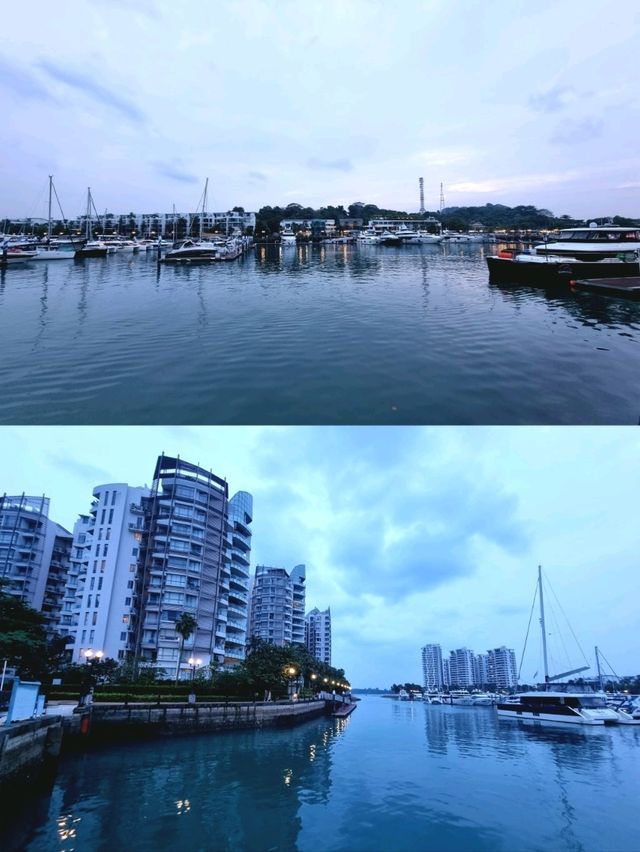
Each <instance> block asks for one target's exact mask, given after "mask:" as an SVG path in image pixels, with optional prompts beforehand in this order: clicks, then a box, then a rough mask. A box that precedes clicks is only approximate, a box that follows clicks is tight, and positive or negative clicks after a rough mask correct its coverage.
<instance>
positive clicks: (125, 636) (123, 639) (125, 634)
mask: <svg viewBox="0 0 640 852" xmlns="http://www.w3.org/2000/svg"><path fill="white" fill-rule="evenodd" d="M120 641H121V642H126V641H127V631H126V630H123V631H122V633H121V634H120Z"/></svg>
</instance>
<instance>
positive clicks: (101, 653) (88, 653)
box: [84, 648, 104, 662]
mask: <svg viewBox="0 0 640 852" xmlns="http://www.w3.org/2000/svg"><path fill="white" fill-rule="evenodd" d="M84 655H85V657H86V658H87V660H88V661H89V662H91V660H92V659H93V658H94V657H95V658H96V660H98V662H99V661H100V660H101V659H102V658H103V657H104V651H94V650H93V648H87V650H86V651H84Z"/></svg>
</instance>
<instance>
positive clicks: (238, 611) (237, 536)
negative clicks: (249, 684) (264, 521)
mask: <svg viewBox="0 0 640 852" xmlns="http://www.w3.org/2000/svg"><path fill="white" fill-rule="evenodd" d="M252 520H253V497H252V496H251V494H248V493H247V492H246V491H238V493H237V494H235V495H234V496H233V497H232V498H231V499H230V500H229V511H228V523H227V544H228V560H229V589H228V595H227V610H226V638H225V659H224V662H225V665H226V666H235V665H237V664H238V663H239V662H240V661H241V660H244V657H245V648H246V645H247V627H248V618H249V591H250V588H249V587H250V576H249V564H250V561H251V530H250V528H249V527H250V525H251V521H252ZM223 610H224V604H223V605H222V606H221V607H220V616H221V617H222V616H223V615H224V613H223Z"/></svg>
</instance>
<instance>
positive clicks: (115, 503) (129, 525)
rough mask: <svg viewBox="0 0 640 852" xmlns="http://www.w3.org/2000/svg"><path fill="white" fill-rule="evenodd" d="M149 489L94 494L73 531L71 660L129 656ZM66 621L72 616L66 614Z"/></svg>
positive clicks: (114, 486)
mask: <svg viewBox="0 0 640 852" xmlns="http://www.w3.org/2000/svg"><path fill="white" fill-rule="evenodd" d="M148 495H149V489H148V488H132V487H131V486H129V485H127V484H126V483H123V482H111V483H107V484H105V485H98V486H96V488H94V489H93V498H94V499H93V502H92V503H91V507H90V510H89V513H88V514H87V515H81V516H80V518H79V519H78V521H77V522H76V524H75V526H74V538H73V546H72V554H71V570H70V572H69V580H68V587H67V591H68V592H69V593H70V594H69V597H68V600H69V602H70V601H71V598H72V593H75V601H76V607H75V608H76V614H77V617H76V619H75V624H74V623H73V621H72V623H71V625H70V627H71V629H70V631H69V632H70V634H71V635H73V637H74V642H73V660H74V662H85V660H86V659H87V658H88V657H91V656H92V655H94V654H96V653H100V654H102V655H104V656H105V657H109V658H111V659H114V660H124V659H127V658H130V657H132V656H133V655H134V653H135V649H136V637H137V631H138V625H139V619H140V581H141V572H140V568H139V564H138V563H139V558H140V549H141V547H142V538H143V532H144V514H143V511H144V510H143V505H142V502H143V500H144V499H146V498H147V497H148ZM63 615H64V616H65V617H67V616H72V613H70V612H65V613H64V614H63Z"/></svg>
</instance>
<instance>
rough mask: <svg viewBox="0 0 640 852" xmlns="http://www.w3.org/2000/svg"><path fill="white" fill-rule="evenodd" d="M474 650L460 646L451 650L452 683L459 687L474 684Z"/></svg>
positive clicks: (450, 668) (450, 670) (450, 669)
mask: <svg viewBox="0 0 640 852" xmlns="http://www.w3.org/2000/svg"><path fill="white" fill-rule="evenodd" d="M473 657H474V654H473V651H469V649H468V648H458V649H457V650H456V651H450V652H449V672H450V685H451V686H453V687H458V688H465V687H469V686H474V684H475V680H474V672H473Z"/></svg>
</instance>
